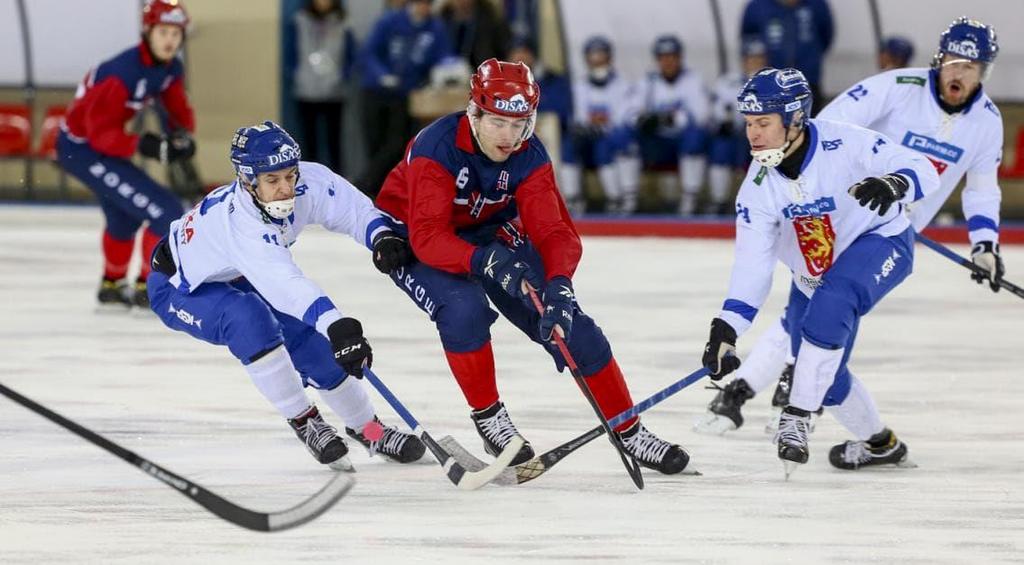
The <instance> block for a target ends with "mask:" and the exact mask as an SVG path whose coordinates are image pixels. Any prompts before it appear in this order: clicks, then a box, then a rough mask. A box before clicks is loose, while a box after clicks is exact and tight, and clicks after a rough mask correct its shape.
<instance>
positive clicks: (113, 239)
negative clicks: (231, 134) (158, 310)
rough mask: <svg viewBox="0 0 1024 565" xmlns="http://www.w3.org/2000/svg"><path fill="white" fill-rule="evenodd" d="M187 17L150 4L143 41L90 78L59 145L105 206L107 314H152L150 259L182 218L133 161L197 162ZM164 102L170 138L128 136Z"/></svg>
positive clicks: (168, 1) (103, 295)
mask: <svg viewBox="0 0 1024 565" xmlns="http://www.w3.org/2000/svg"><path fill="white" fill-rule="evenodd" d="M188 22H189V17H188V13H187V12H186V11H185V7H184V6H183V5H182V4H181V2H179V1H178V0H149V1H148V2H147V3H146V5H145V6H144V7H143V9H142V40H141V41H140V42H139V44H138V45H136V46H133V47H130V48H128V49H126V50H125V51H123V52H121V53H119V54H118V55H116V56H114V57H113V58H111V59H108V60H106V61H104V62H102V63H100V64H99V66H97V67H96V68H94V69H92V70H90V71H89V73H88V74H87V75H86V76H85V79H84V80H83V81H82V84H81V85H79V87H78V91H77V92H76V93H75V99H74V101H72V102H71V105H70V106H69V107H68V112H67V116H66V118H65V120H64V123H63V124H62V125H61V132H60V134H59V136H58V138H57V162H58V164H59V165H60V166H61V167H62V168H63V169H64V170H65V171H67V172H68V173H70V174H71V175H72V176H74V177H75V178H77V179H78V180H80V181H82V182H83V183H85V185H86V186H88V187H89V189H91V190H92V191H93V192H94V193H95V194H96V198H97V199H98V200H99V203H100V207H101V208H102V209H103V215H104V216H105V218H106V227H105V228H104V230H103V257H104V266H103V279H102V281H101V282H100V289H99V293H98V299H99V302H100V305H101V306H102V307H114V308H124V309H127V308H130V307H131V306H132V305H135V306H139V307H141V308H145V309H147V310H148V307H149V299H148V298H147V295H146V277H147V276H148V275H149V257H150V255H152V251H153V248H154V247H155V246H156V244H157V242H159V241H160V238H161V237H163V236H165V235H167V228H168V226H169V225H170V223H171V222H172V221H174V220H176V219H177V218H178V217H180V216H181V215H182V213H183V212H184V210H183V209H182V206H181V203H180V202H179V201H178V198H177V197H176V196H175V195H174V194H173V193H171V191H169V190H168V189H166V188H164V187H163V186H161V185H160V184H159V183H157V182H156V181H155V180H153V179H152V178H150V177H149V175H147V174H146V173H145V172H144V171H142V170H141V169H139V168H138V167H136V166H135V165H133V164H132V162H131V161H130V159H131V157H132V155H134V154H135V153H136V152H138V153H140V154H141V155H143V156H145V157H149V158H153V159H159V160H160V161H161V162H163V163H167V162H170V161H175V160H177V159H183V158H188V157H191V156H192V155H193V154H194V153H195V142H194V141H193V140H192V136H191V133H192V132H193V131H194V129H195V118H194V116H193V113H192V107H191V106H190V105H189V101H188V96H187V95H186V94H185V86H184V66H183V65H182V62H181V60H180V59H179V58H178V57H177V55H178V52H179V50H180V49H181V46H182V44H183V42H184V40H185V28H186V27H187V26H188ZM156 98H159V100H160V102H161V104H162V105H163V106H164V108H166V110H167V122H168V123H167V126H168V128H169V129H170V131H172V134H171V135H170V136H165V135H157V134H154V133H146V134H144V135H141V136H139V135H133V134H131V133H128V132H127V131H126V125H128V124H129V123H130V122H131V121H132V120H133V119H134V118H135V115H136V113H137V112H138V111H139V110H141V109H142V108H143V106H144V105H145V104H147V103H149V102H151V101H152V100H154V99H156ZM143 222H148V225H147V226H146V227H145V229H143V230H142V254H143V259H142V262H141V263H142V272H140V273H139V275H138V278H137V280H136V282H135V284H134V289H129V288H128V283H127V282H126V281H125V277H126V276H127V272H128V264H129V262H130V261H131V256H132V249H133V248H134V242H135V235H136V233H137V232H138V231H139V229H140V227H141V226H142V224H143Z"/></svg>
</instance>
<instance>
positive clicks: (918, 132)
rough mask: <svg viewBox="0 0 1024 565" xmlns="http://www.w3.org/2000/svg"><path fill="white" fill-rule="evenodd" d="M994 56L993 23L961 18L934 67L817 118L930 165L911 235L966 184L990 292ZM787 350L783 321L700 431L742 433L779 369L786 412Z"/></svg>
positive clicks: (855, 95) (903, 75)
mask: <svg viewBox="0 0 1024 565" xmlns="http://www.w3.org/2000/svg"><path fill="white" fill-rule="evenodd" d="M998 50H999V49H998V44H997V43H996V37H995V31H994V30H993V29H992V28H991V27H990V26H986V25H984V24H982V23H979V22H976V21H973V20H968V19H967V18H958V19H957V20H956V21H954V22H953V24H952V25H950V27H949V28H948V29H947V30H946V31H945V32H943V33H942V35H941V37H940V40H939V49H938V51H937V52H936V54H935V56H934V57H933V63H932V68H931V69H898V70H893V71H888V72H884V73H881V74H878V75H875V76H872V77H870V78H868V79H865V80H864V81H861V82H860V83H858V84H856V85H854V86H852V87H851V88H849V89H847V90H846V91H845V92H844V93H843V94H841V95H839V96H838V97H837V98H836V99H835V100H834V101H833V102H832V103H830V104H829V105H828V106H826V107H825V108H824V109H823V110H822V111H821V112H820V113H819V114H818V117H819V118H824V119H830V120H837V121H845V122H850V123H854V124H857V125H860V126H863V127H867V128H870V129H873V130H876V131H879V132H881V133H883V134H885V135H887V136H888V137H889V138H891V139H892V140H893V141H895V142H897V143H900V144H902V145H904V146H906V147H909V148H911V149H914V150H915V151H917V152H919V153H921V154H922V155H923V156H925V157H926V158H927V159H928V160H929V161H931V163H932V164H933V165H934V166H935V169H936V171H937V172H938V174H939V181H940V184H939V189H938V190H936V191H935V192H934V193H933V194H930V195H927V196H926V197H925V198H923V199H921V200H920V201H918V202H914V203H913V204H911V205H910V206H909V210H908V213H909V217H910V221H911V222H912V224H913V226H914V229H915V230H917V231H920V230H922V229H924V228H925V226H927V225H928V224H929V223H930V222H931V221H932V219H933V218H934V216H935V214H936V213H937V212H938V210H939V209H940V208H941V206H942V205H943V203H944V202H945V201H946V199H947V198H949V196H950V194H952V192H953V190H954V189H955V188H956V186H957V185H958V184H959V183H960V181H961V180H963V179H964V177H966V184H965V187H964V191H963V194H962V207H963V211H964V216H965V217H966V218H967V228H968V231H969V237H970V241H971V244H972V245H973V251H972V259H973V260H974V262H975V263H977V264H978V265H980V266H982V267H984V268H985V269H986V270H987V271H988V272H989V273H990V277H989V278H988V279H986V278H985V277H983V276H979V275H976V274H972V278H974V279H975V280H976V281H977V282H979V283H982V282H988V283H989V285H990V287H991V288H992V290H994V291H997V290H998V289H999V285H998V281H999V279H1000V278H1001V277H1002V276H1003V273H1004V267H1003V262H1002V258H1001V257H1000V256H999V205H1000V200H1001V194H1000V190H999V185H998V182H997V174H998V171H997V169H998V166H999V161H1000V158H1001V155H1002V139H1003V124H1002V119H1001V117H1000V114H999V110H998V108H996V106H995V104H994V103H993V102H992V100H991V99H989V97H988V96H987V95H986V94H985V92H984V89H983V88H982V80H983V79H984V78H985V77H987V76H988V75H989V74H990V73H991V70H992V65H993V64H994V62H995V58H996V54H997V53H998ZM790 348H791V340H790V337H789V336H788V335H787V328H786V320H785V319H783V321H782V323H780V324H772V326H771V327H770V328H769V329H768V330H766V331H765V332H764V333H763V334H762V336H761V337H760V339H759V340H758V342H757V343H756V345H755V346H754V348H753V350H752V351H751V353H750V355H749V356H748V357H747V359H746V360H745V361H744V365H743V367H742V368H740V369H739V370H738V371H737V373H736V378H735V379H734V380H733V381H732V382H731V383H729V384H728V385H727V386H726V387H725V388H724V389H723V391H722V392H721V393H719V394H718V395H717V396H716V397H715V399H714V400H713V401H712V402H711V404H710V406H709V414H708V417H707V418H706V419H704V420H703V421H701V422H699V423H698V425H697V429H698V431H703V432H708V433H723V432H725V431H729V430H733V429H736V428H738V427H739V426H741V425H742V424H743V416H742V414H741V412H740V408H741V406H742V405H743V403H744V402H745V401H746V400H748V399H749V398H751V397H753V396H754V394H756V393H758V392H760V391H761V390H764V389H765V388H767V387H768V386H769V385H770V384H772V383H773V382H775V381H776V379H777V378H778V375H779V373H780V372H782V375H783V377H782V380H781V382H780V384H779V386H778V387H777V388H776V392H775V395H774V396H773V400H772V403H773V405H776V406H781V405H784V404H785V398H786V394H787V391H788V387H789V378H790V377H791V375H792V365H791V362H792V361H791V356H790ZM787 357H790V361H789V363H790V364H788V365H787Z"/></svg>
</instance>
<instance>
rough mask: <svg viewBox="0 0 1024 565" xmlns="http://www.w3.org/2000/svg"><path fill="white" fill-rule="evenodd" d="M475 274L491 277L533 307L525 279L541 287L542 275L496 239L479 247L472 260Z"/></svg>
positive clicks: (486, 277)
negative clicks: (524, 286)
mask: <svg viewBox="0 0 1024 565" xmlns="http://www.w3.org/2000/svg"><path fill="white" fill-rule="evenodd" d="M470 263H471V268H472V269H473V274H474V275H476V276H478V277H480V278H484V279H490V280H492V281H494V282H496V283H498V286H500V287H501V288H502V289H503V290H504V291H505V292H507V293H508V294H509V295H510V296H514V297H516V298H518V299H520V300H522V301H523V302H524V303H526V304H527V305H529V307H530V309H531V310H532V309H533V306H532V304H531V303H530V296H529V293H528V292H526V291H524V290H523V281H526V282H528V283H530V286H532V287H533V288H535V289H538V288H541V284H542V282H543V281H541V279H540V277H538V276H537V274H536V273H534V272H533V271H532V270H531V269H530V266H529V265H528V264H526V261H520V260H519V259H517V258H516V255H515V253H513V252H512V250H510V249H509V248H507V247H505V246H504V245H502V244H501V243H499V242H497V241H495V242H493V243H491V244H489V245H486V246H483V247H477V248H476V251H474V252H473V258H472V260H471V261H470Z"/></svg>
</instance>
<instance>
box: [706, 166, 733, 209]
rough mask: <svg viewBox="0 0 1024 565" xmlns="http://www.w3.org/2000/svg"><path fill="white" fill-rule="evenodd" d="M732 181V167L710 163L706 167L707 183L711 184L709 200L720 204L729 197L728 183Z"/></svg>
mask: <svg viewBox="0 0 1024 565" xmlns="http://www.w3.org/2000/svg"><path fill="white" fill-rule="evenodd" d="M731 182H732V168H730V167H727V166H725V165H711V167H710V168H709V169H708V184H710V185H711V201H712V202H713V203H715V204H722V203H723V202H725V201H726V199H727V198H729V189H730V188H731V187H730V186H729V184H730V183H731Z"/></svg>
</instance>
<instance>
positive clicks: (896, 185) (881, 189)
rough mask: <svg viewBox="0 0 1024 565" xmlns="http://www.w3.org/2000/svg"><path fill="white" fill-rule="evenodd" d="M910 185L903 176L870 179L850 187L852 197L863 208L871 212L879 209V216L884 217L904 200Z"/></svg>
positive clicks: (884, 176)
mask: <svg viewBox="0 0 1024 565" xmlns="http://www.w3.org/2000/svg"><path fill="white" fill-rule="evenodd" d="M908 188H910V183H909V182H907V179H906V178H904V177H903V175H882V176H880V177H868V178H866V179H864V180H862V181H860V182H858V183H857V184H855V185H853V186H851V187H850V191H849V192H850V196H852V197H854V198H856V199H857V200H859V201H860V205H861V206H867V208H868V209H869V210H874V209H876V208H877V209H878V215H879V216H884V215H885V213H886V212H888V211H889V207H890V206H892V205H893V203H894V202H898V201H900V200H902V199H903V197H904V196H906V194H907V189H908Z"/></svg>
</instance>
